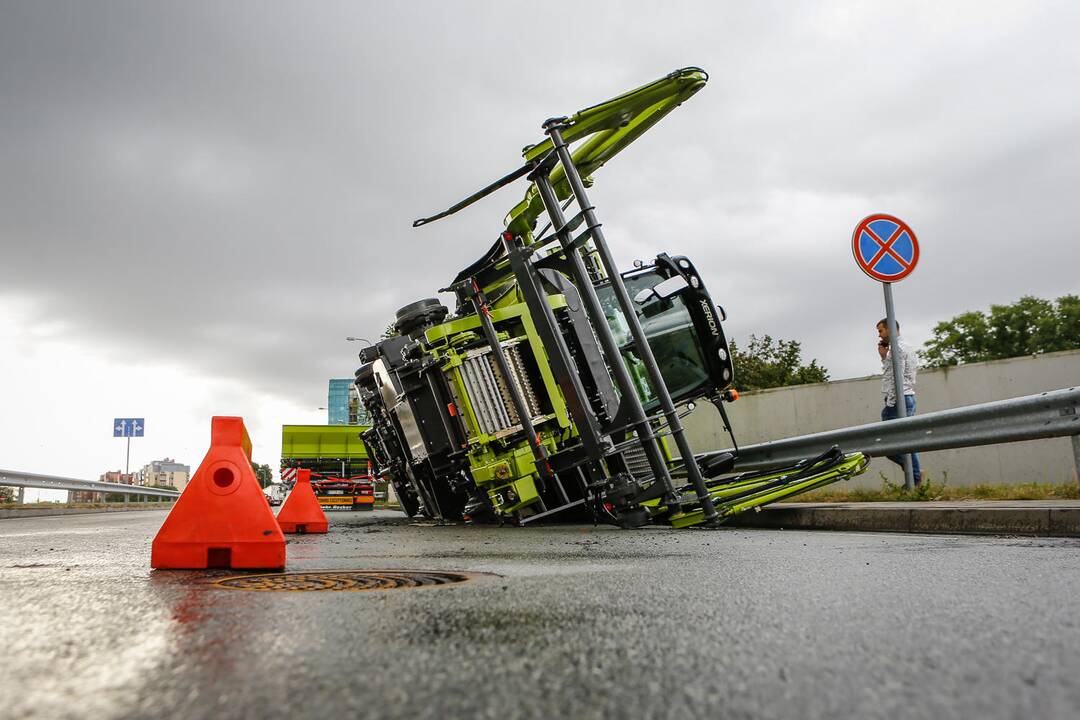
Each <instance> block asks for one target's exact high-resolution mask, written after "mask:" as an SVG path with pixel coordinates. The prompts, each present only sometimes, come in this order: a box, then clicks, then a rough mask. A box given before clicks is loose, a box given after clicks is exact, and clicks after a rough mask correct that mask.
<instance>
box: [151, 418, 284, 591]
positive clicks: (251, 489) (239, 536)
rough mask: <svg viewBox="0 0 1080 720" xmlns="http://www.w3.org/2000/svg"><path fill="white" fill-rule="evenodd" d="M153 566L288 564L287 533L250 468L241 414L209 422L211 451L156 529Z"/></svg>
mask: <svg viewBox="0 0 1080 720" xmlns="http://www.w3.org/2000/svg"><path fill="white" fill-rule="evenodd" d="M150 567H154V568H161V569H172V570H181V569H191V570H195V569H202V568H212V567H221V568H233V569H241V568H260V569H268V570H269V569H280V568H283V567H285V536H284V535H282V534H281V529H280V528H279V527H278V524H277V522H276V521H275V520H274V513H273V512H271V510H270V505H269V503H268V502H267V500H266V496H265V495H264V494H263V491H262V488H260V487H259V481H258V480H256V479H255V473H254V471H253V470H252V469H251V439H250V438H249V437H248V433H247V429H246V428H245V427H244V419H243V418H238V417H215V418H214V419H213V420H212V421H211V423H210V450H209V451H207V453H206V457H205V458H203V461H202V464H201V465H199V469H198V470H196V471H195V475H194V476H193V477H192V478H191V481H190V482H189V483H188V485H187V487H186V488H184V492H183V493H181V494H180V498H179V499H178V500H177V501H176V505H174V506H173V509H172V511H171V512H170V513H169V517H167V518H165V523H164V524H163V525H162V526H161V529H160V530H158V534H157V537H155V538H154V543H153V545H152V546H151V550H150Z"/></svg>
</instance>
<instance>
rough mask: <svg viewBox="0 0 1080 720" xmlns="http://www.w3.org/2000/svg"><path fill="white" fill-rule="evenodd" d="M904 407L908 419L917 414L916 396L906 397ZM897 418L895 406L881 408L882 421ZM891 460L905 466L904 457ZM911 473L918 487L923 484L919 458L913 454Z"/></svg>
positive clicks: (892, 457)
mask: <svg viewBox="0 0 1080 720" xmlns="http://www.w3.org/2000/svg"><path fill="white" fill-rule="evenodd" d="M904 407H905V408H906V409H907V416H908V417H911V416H912V415H914V414H915V396H914V395H905V396H904ZM897 417H898V416H897V414H896V406H895V405H886V406H885V407H883V408H881V419H882V420H895V419H896V418H897ZM889 459H890V460H892V461H893V462H894V463H896V464H897V465H899V466H900V467H903V466H904V459H903V456H902V455H890V456H889ZM911 472H912V474H913V475H914V476H915V484H916V485H918V484H919V483H920V482H922V472H921V471H920V469H919V456H918V454H916V453H912V454H911Z"/></svg>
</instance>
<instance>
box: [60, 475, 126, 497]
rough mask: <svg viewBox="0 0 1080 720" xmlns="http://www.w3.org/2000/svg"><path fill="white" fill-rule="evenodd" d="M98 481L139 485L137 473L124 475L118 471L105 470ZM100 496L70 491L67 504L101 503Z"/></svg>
mask: <svg viewBox="0 0 1080 720" xmlns="http://www.w3.org/2000/svg"><path fill="white" fill-rule="evenodd" d="M98 480H99V481H101V482H107V483H113V484H115V485H139V484H140V483H139V474H138V473H125V472H122V471H120V470H106V471H105V472H103V473H102V474H101V475H99V476H98ZM101 500H102V494H101V493H99V492H94V491H93V490H70V491H68V502H73V503H92V502H101Z"/></svg>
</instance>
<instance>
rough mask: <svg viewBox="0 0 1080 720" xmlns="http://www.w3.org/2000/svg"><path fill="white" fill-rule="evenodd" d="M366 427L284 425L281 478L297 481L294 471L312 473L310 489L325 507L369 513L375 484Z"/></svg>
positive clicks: (373, 498)
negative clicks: (366, 441)
mask: <svg viewBox="0 0 1080 720" xmlns="http://www.w3.org/2000/svg"><path fill="white" fill-rule="evenodd" d="M369 429H370V427H369V426H366V425H283V426H282V427H281V478H282V481H283V482H285V483H286V484H289V482H290V481H293V482H295V471H297V470H301V469H307V470H310V471H311V487H312V488H313V489H314V490H315V495H316V497H318V498H319V504H320V505H322V506H323V507H326V508H340V509H352V510H369V509H371V508H372V507H373V506H374V503H375V493H376V483H375V480H374V478H373V477H372V469H371V461H370V459H369V457H368V450H367V446H366V445H364V441H363V440H362V439H361V437H360V434H361V433H363V432H365V431H366V430H369Z"/></svg>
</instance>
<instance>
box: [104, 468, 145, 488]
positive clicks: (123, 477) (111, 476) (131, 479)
mask: <svg viewBox="0 0 1080 720" xmlns="http://www.w3.org/2000/svg"><path fill="white" fill-rule="evenodd" d="M98 479H99V480H100V481H101V482H107V483H117V484H120V485H138V484H140V483H139V474H138V473H123V472H120V471H119V470H106V471H105V472H104V473H102V475H101V477H99V478H98Z"/></svg>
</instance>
